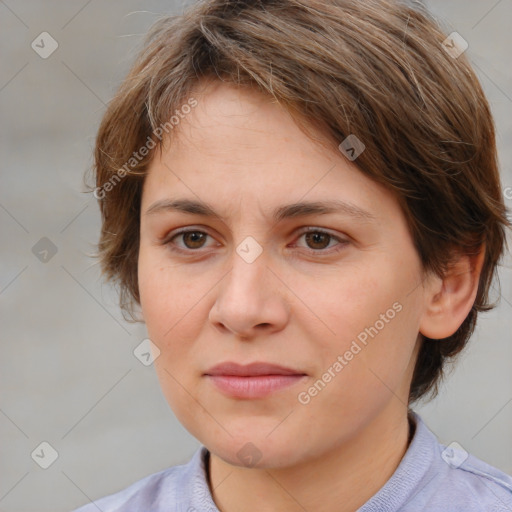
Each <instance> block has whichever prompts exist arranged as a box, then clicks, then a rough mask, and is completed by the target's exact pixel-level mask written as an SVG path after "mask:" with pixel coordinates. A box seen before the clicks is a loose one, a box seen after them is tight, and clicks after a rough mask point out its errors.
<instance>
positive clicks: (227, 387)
mask: <svg viewBox="0 0 512 512" xmlns="http://www.w3.org/2000/svg"><path fill="white" fill-rule="evenodd" d="M204 375H205V376H206V377H207V378H208V379H209V380H210V381H211V382H212V383H213V384H214V385H215V386H216V387H217V389H218V390H219V391H221V392H222V393H224V394H225V395H227V396H230V397H232V398H246V399H248V398H263V397H265V396H268V395H270V394H272V393H274V392H276V391H280V390H282V389H285V388H288V387H290V386H293V385H294V384H296V383H298V382H299V381H301V380H303V379H304V378H305V377H306V376H307V375H306V374H305V373H304V372H301V371H300V370H294V369H292V368H286V367H284V366H280V365H275V364H271V363H264V362H256V363H251V364H248V365H240V364H238V363H233V362H225V363H221V364H218V365H216V366H214V367H212V368H210V370H208V371H207V372H205V374H204Z"/></svg>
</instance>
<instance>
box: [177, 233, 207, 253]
mask: <svg viewBox="0 0 512 512" xmlns="http://www.w3.org/2000/svg"><path fill="white" fill-rule="evenodd" d="M180 236H181V237H182V240H183V243H184V244H185V246H186V247H187V249H200V248H201V247H202V246H203V245H204V241H205V240H206V236H207V235H206V233H202V232H201V231H187V232H185V233H180Z"/></svg>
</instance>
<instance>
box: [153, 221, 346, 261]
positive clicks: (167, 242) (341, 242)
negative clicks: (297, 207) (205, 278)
mask: <svg viewBox="0 0 512 512" xmlns="http://www.w3.org/2000/svg"><path fill="white" fill-rule="evenodd" d="M297 231H298V233H297V234H296V235H295V239H296V240H297V239H299V238H301V237H302V236H303V235H305V234H307V233H322V234H325V235H328V236H329V237H331V239H334V240H335V241H337V242H338V243H337V244H336V245H335V246H334V247H331V248H329V249H310V248H308V247H301V249H303V250H305V251H306V252H307V253H308V254H310V255H318V256H322V255H325V256H327V255H330V254H334V253H337V252H339V251H340V250H342V249H343V248H344V247H345V246H346V245H347V244H349V243H350V239H349V237H347V238H343V237H340V236H339V235H335V234H333V233H331V232H330V231H329V230H328V229H326V228H320V227H315V226H307V227H305V228H300V229H299V230H297ZM191 232H192V233H194V232H197V233H202V234H204V235H206V236H209V237H210V238H214V237H213V236H212V235H211V234H210V233H208V230H207V229H205V228H204V227H202V226H201V227H195V226H186V227H183V228H179V229H178V230H177V231H172V232H171V233H170V234H169V235H167V236H165V237H163V239H162V240H161V241H160V244H161V245H164V246H168V247H169V248H170V250H172V251H173V252H177V253H181V254H186V255H193V254H194V253H196V254H201V253H202V252H204V247H200V248H199V249H183V248H181V247H178V246H177V245H175V244H174V243H173V242H172V240H173V239H175V238H177V237H179V236H180V235H183V234H186V233H191ZM294 244H296V242H294Z"/></svg>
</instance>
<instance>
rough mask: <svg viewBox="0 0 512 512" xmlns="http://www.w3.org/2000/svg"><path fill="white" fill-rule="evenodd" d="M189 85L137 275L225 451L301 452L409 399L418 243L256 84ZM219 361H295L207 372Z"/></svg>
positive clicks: (182, 385) (207, 426)
mask: <svg viewBox="0 0 512 512" xmlns="http://www.w3.org/2000/svg"><path fill="white" fill-rule="evenodd" d="M195 98H197V100H198V104H197V106H196V107H195V108H193V109H191V112H190V113H188V114H186V115H184V116H183V119H181V120H180V123H179V125H178V126H176V127H175V128H174V129H173V131H172V133H171V135H172V140H171V143H170V145H168V146H167V147H166V148H165V149H164V150H162V151H161V152H158V153H156V154H155V158H154V160H153V161H152V163H151V165H150V168H149V171H148V175H147V177H146V179H145V184H144V190H143V196H142V210H141V231H140V234H141V239H140V253H139V262H138V273H139V275H138V278H139V288H140V299H141V306H142V312H143V316H144V319H145V322H146V325H147V330H148V334H149V337H150V339H151V340H152V342H153V343H154V344H155V345H156V346H157V347H158V349H159V350H160V355H159V357H158V358H157V359H156V360H155V366H156V370H157V374H158V378H159V380H160V384H161V386H162V390H163V392H164V395H165V397H166V399H167V401H168V402H169V404H170V406H171V408H172V409H173V411H174V413H175V414H176V416H177V418H178V419H179V421H180V422H181V423H182V424H183V425H184V426H185V428H187V430H189V432H190V433H191V434H192V435H193V436H194V437H196V438H197V439H198V440H199V441H200V442H201V443H203V444H204V445H205V446H207V447H208V448H209V449H210V451H212V452H213V453H215V454H216V455H218V456H219V457H221V458H222V459H224V460H225V461H227V462H229V463H232V464H237V465H242V464H245V463H246V461H248V460H252V461H253V463H256V462H257V463H258V466H259V467H280V466H281V467H284V466H286V465H290V464H293V463H300V462H302V461H305V460H307V459H309V458H313V457H317V456H321V455H322V454H325V453H327V452H328V451H329V450H331V449H332V448H333V447H336V446H338V447H339V446H342V445H343V444H344V443H348V442H349V441H350V440H351V439H352V438H354V436H356V435H357V433H358V432H360V431H361V430H362V429H364V427H365V426H367V425H369V424H370V423H371V422H374V421H376V420H377V418H383V417H387V418H388V419H390V420H391V421H392V418H393V417H397V416H400V415H402V414H404V411H406V410H407V405H406V404H407V397H408V391H409V386H410V381H411V378H412V371H413V367H414V361H415V356H416V353H417V351H416V350H417V347H418V345H417V338H418V331H419V325H420V320H421V316H422V312H423V309H424V302H425V301H424V289H423V286H422V285H421V284H422V273H421V266H420V261H419V257H418V255H417V253H416V251H415V249H414V246H413V242H412V239H411V236H410V234H409V232H408V230H407V227H406V222H405V218H404V216H403V214H402V212H401V210H400V208H399V206H398V203H397V201H396V200H395V199H394V197H393V196H392V195H391V194H390V193H389V192H387V191H386V190H385V189H383V188H382V187H381V186H380V185H378V184H376V183H375V182H373V181H371V180H370V179H368V178H367V177H365V176H364V175H363V174H362V173H361V172H360V171H358V170H357V167H356V166H355V164H356V163H357V160H356V161H355V162H353V163H352V162H349V161H348V160H347V159H346V158H345V156H344V155H343V154H342V153H341V152H340V151H338V150H330V151H328V150H326V149H325V148H323V147H320V146H318V145H317V144H315V143H314V142H312V141H311V140H310V139H309V138H308V137H307V136H306V135H305V134H304V133H303V132H302V131H300V129H299V128H298V127H297V126H296V125H295V124H294V122H293V121H292V118H291V117H290V115H289V114H287V113H286V111H285V110H283V109H282V108H281V107H279V106H278V105H277V104H276V103H273V102H272V101H271V100H269V99H268V98H267V97H264V96H260V95H259V94H258V93H257V92H254V91H249V90H246V89H243V90H242V89H236V88H234V87H233V86H230V85H227V84H225V83H215V85H214V86H212V87H210V88H209V89H205V90H204V92H203V94H196V95H195ZM187 111H188V109H187ZM178 135H179V139H178V138H177V136H178ZM340 142H341V141H340ZM363 142H364V141H363ZM175 201H180V205H181V207H180V206H179V205H177V204H175V205H174V207H173V206H172V205H171V202H175ZM185 201H187V202H188V203H187V204H188V206H187V204H186V203H185ZM334 202H337V204H334ZM191 203H199V204H200V206H201V207H200V206H195V207H192V205H191ZM298 203H300V204H302V206H298ZM309 203H315V205H313V207H309V208H308V207H307V206H305V205H307V204H309ZM316 203H322V204H324V203H325V205H327V206H328V208H325V212H322V210H320V209H319V208H318V206H319V205H318V204H316ZM206 204H207V205H208V207H209V208H210V209H211V210H212V211H213V212H215V215H213V214H212V213H210V212H209V211H208V210H207V209H206V206H205V205H206ZM292 205H296V206H292ZM185 206H186V207H185ZM327 210H329V211H327ZM184 229H186V230H187V231H188V232H189V233H188V234H183V233H180V232H181V230H184ZM224 362H232V363H238V364H239V365H242V366H245V365H249V364H251V363H255V362H258V363H268V364H272V365H279V366H281V367H285V368H287V369H288V370H289V372H288V375H283V374H282V373H283V372H282V371H280V370H277V369H265V368H261V367H260V368H259V370H261V371H260V372H259V373H260V374H265V375H267V376H266V377H265V376H261V375H260V376H259V377H256V376H254V374H255V373H258V372H256V371H255V370H254V368H253V369H252V371H249V373H250V374H252V375H253V376H252V377H251V376H240V375H238V376H237V377H233V373H236V372H233V371H230V370H229V369H227V370H223V371H222V370H221V371H220V374H221V375H217V376H213V373H214V372H213V371H212V370H211V369H212V368H213V367H214V366H215V365H218V364H220V363H224ZM249 370H250V369H249ZM222 375H224V376H222ZM271 375H272V376H271Z"/></svg>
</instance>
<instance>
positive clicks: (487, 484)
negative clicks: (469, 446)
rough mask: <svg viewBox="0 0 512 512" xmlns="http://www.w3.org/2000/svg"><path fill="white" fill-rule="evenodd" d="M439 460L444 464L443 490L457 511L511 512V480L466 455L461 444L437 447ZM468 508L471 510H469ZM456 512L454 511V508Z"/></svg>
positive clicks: (508, 476)
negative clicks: (450, 498) (459, 504)
mask: <svg viewBox="0 0 512 512" xmlns="http://www.w3.org/2000/svg"><path fill="white" fill-rule="evenodd" d="M439 457H440V458H441V460H442V461H443V462H444V463H445V467H446V472H445V482H444V485H443V486H444V487H445V488H446V489H447V492H448V494H449V496H450V497H453V499H454V501H455V502H456V503H461V504H462V503H465V504H466V506H465V507H463V508H462V507H461V508H460V510H461V511H462V510H464V512H466V511H468V510H471V511H473V510H474V511H475V512H505V511H508V510H512V477H511V476H510V475H507V474H506V473H504V472H503V471H501V470H499V469H497V468H495V467H493V466H491V465H490V464H488V463H486V462H484V461H483V460H481V459H479V458H477V457H475V456H474V455H471V454H470V453H467V452H466V451H465V450H464V449H463V448H462V447H460V445H456V444H454V443H452V444H451V445H449V446H444V445H441V444H440V445H439ZM468 505H470V506H471V508H468ZM454 510H455V509H454Z"/></svg>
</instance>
